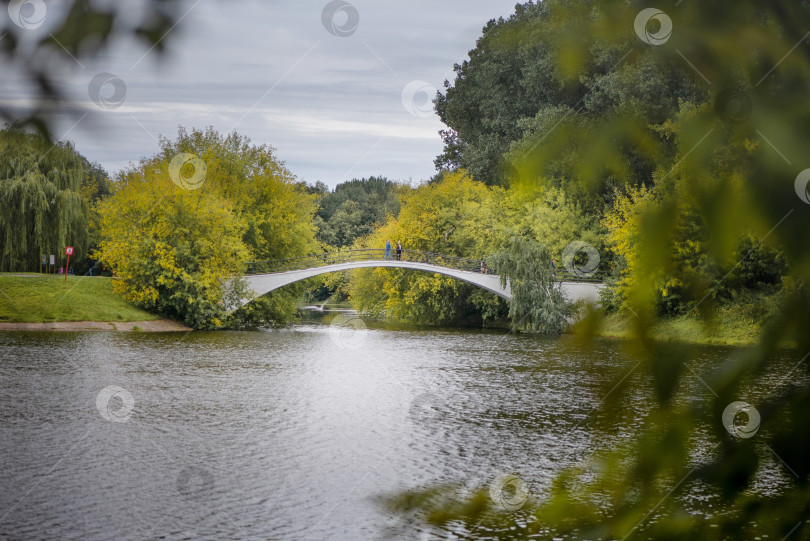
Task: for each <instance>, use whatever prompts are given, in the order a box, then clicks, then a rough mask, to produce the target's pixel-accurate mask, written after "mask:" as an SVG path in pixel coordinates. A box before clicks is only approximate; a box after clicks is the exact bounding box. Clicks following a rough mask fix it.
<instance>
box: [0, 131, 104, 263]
mask: <svg viewBox="0 0 810 541" xmlns="http://www.w3.org/2000/svg"><path fill="white" fill-rule="evenodd" d="M86 164H87V160H85V159H84V158H83V157H82V156H81V155H80V154H78V153H77V152H76V150H75V149H74V148H73V146H72V145H71V144H70V143H59V144H56V145H53V146H51V145H47V144H46V143H45V140H44V139H43V138H42V137H40V136H38V135H32V134H28V133H24V132H22V131H19V130H17V129H15V128H6V129H4V130H2V131H0V239H2V249H1V250H2V252H0V271H31V270H35V269H37V268H38V267H39V261H40V259H39V258H40V255H41V254H43V255H44V254H58V253H64V249H65V246H74V247H75V249H76V251H75V254H76V257H77V258H79V257H81V256H83V255H85V254H87V250H88V245H89V235H88V218H89V212H90V208H89V203H88V200H87V197H86V195H85V194H84V193H83V192H82V187H83V186H84V183H85V173H86Z"/></svg>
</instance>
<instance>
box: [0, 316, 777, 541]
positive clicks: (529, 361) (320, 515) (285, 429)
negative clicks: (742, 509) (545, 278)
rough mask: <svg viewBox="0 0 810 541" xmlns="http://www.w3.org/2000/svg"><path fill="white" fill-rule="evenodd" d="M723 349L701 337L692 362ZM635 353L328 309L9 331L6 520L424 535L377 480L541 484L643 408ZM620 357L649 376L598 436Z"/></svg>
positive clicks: (13, 531)
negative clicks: (354, 328)
mask: <svg viewBox="0 0 810 541" xmlns="http://www.w3.org/2000/svg"><path fill="white" fill-rule="evenodd" d="M344 332H345V331H344ZM728 354H729V350H725V349H720V348H713V349H701V350H699V351H698V352H696V354H695V360H694V365H693V366H694V367H695V370H696V371H697V372H696V373H699V371H701V370H706V369H708V368H711V367H712V366H713V365H716V364H718V363H720V362H722V361H723V360H724V359H725V358H726V357H727V356H728ZM787 356H788V357H790V355H787ZM785 362H787V361H785ZM637 364H638V360H636V359H634V358H632V357H631V356H629V355H628V354H627V353H625V352H624V349H623V345H622V343H621V342H617V341H598V342H597V343H596V344H595V345H593V346H588V347H585V346H583V345H580V344H578V343H577V342H576V341H575V340H573V339H571V338H567V337H563V338H560V339H544V338H539V337H527V336H515V335H506V334H502V333H496V332H481V331H477V332H469V331H468V332H449V331H413V330H384V329H374V330H369V331H367V332H360V333H355V334H351V335H345V334H344V335H340V333H337V334H336V333H335V332H330V327H328V326H326V325H322V324H318V323H311V324H307V325H299V326H296V327H294V328H292V329H288V330H283V331H268V332H218V333H191V334H186V335H184V334H137V333H130V334H115V333H4V334H0V463H2V471H1V472H0V487H2V490H0V538H3V539H29V538H30V539H40V538H47V539H82V540H87V539H257V538H258V539H384V538H389V537H391V536H393V535H395V534H396V535H402V536H403V537H402V538H411V539H413V538H419V535H420V532H418V531H414V530H411V531H409V530H407V528H406V529H405V531H404V533H403V529H402V527H401V526H402V525H401V524H398V523H397V519H396V518H395V517H392V516H389V515H387V514H386V513H385V511H384V510H383V508H382V506H380V505H379V501H378V500H379V497H380V496H381V495H387V494H395V493H397V492H398V491H401V490H404V489H412V488H417V487H426V486H430V485H431V484H434V483H437V482H442V481H461V482H462V483H465V484H469V485H470V486H478V485H486V484H488V483H490V482H491V481H492V479H494V478H495V477H496V476H498V475H499V474H501V473H518V474H520V475H521V477H522V478H523V479H525V480H526V482H527V484H528V486H529V488H530V490H531V491H532V493H533V494H540V495H541V494H542V492H543V490H544V488H545V487H547V486H548V483H549V482H550V480H551V479H552V477H553V476H554V474H555V473H556V472H558V471H559V470H560V469H561V468H563V467H565V466H568V465H571V464H574V463H576V462H577V461H580V460H582V459H583V458H585V457H586V456H587V455H588V453H590V452H591V451H593V450H594V449H599V448H604V447H605V446H606V445H610V444H611V442H610V441H609V439H610V438H615V439H617V440H620V439H622V438H626V437H627V435H628V434H629V433H630V431H631V430H633V429H634V428H635V427H636V426H637V425H638V423H639V422H641V421H642V420H643V419H644V417H645V415H646V414H647V412H648V411H649V407H650V403H651V400H650V396H648V395H647V394H646V392H645V391H643V390H642V386H641V385H640V382H641V381H642V380H641V378H643V377H644V376H643V375H642V371H640V370H635V368H636V367H637ZM623 375H624V376H626V382H627V384H628V385H631V386H635V387H638V390H633V391H631V392H630V393H629V394H628V395H627V398H626V400H625V402H626V403H625V404H624V406H623V409H622V412H623V413H622V414H621V418H617V419H612V420H610V421H611V422H612V423H613V424H612V426H614V429H613V430H612V431H611V436H610V437H607V436H604V435H602V436H597V435H596V434H598V433H600V432H599V431H595V430H593V423H594V422H599V419H598V418H597V419H596V420H594V418H593V412H594V408H595V407H597V406H598V404H599V402H600V400H601V399H602V398H603V397H604V396H605V394H606V393H608V392H610V389H611V386H612V384H613V383H614V382H615V381H616V380H617V379H618V378H620V377H622V376H623ZM773 377H774V378H775V380H778V378H779V377H781V376H780V375H779V373H778V370H777V373H776V374H775V375H774V376H773ZM685 385H686V386H687V387H688V388H687V389H685V391H684V396H685V397H688V399H690V400H708V399H710V398H711V395H710V391H709V390H707V389H706V388H705V386H704V385H703V384H702V383H701V382H700V380H699V379H698V378H697V377H696V376H695V377H688V378H687V381H686V383H685ZM603 421H604V420H603ZM769 467H770V470H769V471H770V473H767V474H766V475H765V476H764V477H763V479H764V480H763V481H761V484H762V488H763V490H768V489H769V488H774V487H777V488H778V486H779V483H780V482H783V479H782V476H783V472H781V471H780V470H779V466H778V465H777V464H770V466H769Z"/></svg>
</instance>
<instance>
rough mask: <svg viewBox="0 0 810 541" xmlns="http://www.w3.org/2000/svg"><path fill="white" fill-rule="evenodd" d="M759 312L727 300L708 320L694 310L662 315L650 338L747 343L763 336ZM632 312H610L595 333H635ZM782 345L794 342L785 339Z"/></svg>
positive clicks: (617, 335) (622, 335)
mask: <svg viewBox="0 0 810 541" xmlns="http://www.w3.org/2000/svg"><path fill="white" fill-rule="evenodd" d="M760 315H761V314H752V309H751V305H750V304H746V303H736V304H735V303H729V304H726V305H723V306H720V307H718V309H717V311H716V312H715V314H714V316H713V317H712V319H711V320H710V321H706V320H704V319H702V318H701V317H699V316H697V315H694V314H687V315H681V316H675V317H670V318H663V319H661V320H659V321H658V322H657V323H656V324H655V326H654V327H653V329H652V333H651V335H652V338H653V339H655V340H661V341H667V342H684V343H690V344H710V345H726V346H750V345H754V344H756V343H757V342H758V341H759V339H760V337H761V336H762V325H763V323H762V321H763V320H762V317H757V316H760ZM634 320H635V316H633V315H632V314H624V313H613V314H609V315H607V316H606V317H605V318H604V319H603V320H602V322H601V326H600V328H599V330H598V332H597V334H598V335H600V336H604V337H611V338H631V337H633V336H635V334H634V333H635V328H634V324H635V321H634ZM781 345H782V346H784V347H795V344H791V343H784V344H781Z"/></svg>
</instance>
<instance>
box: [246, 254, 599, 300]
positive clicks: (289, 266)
mask: <svg viewBox="0 0 810 541" xmlns="http://www.w3.org/2000/svg"><path fill="white" fill-rule="evenodd" d="M369 267H393V268H400V269H413V270H419V271H425V272H432V273H437V274H443V275H445V276H451V277H453V278H456V279H458V280H462V281H464V282H468V283H470V284H473V285H475V286H478V287H481V288H483V289H486V290H487V291H491V292H492V293H495V294H496V295H498V296H499V297H502V298H504V299H506V300H511V299H512V292H511V290H510V288H509V284H508V283H507V284H506V287H501V277H500V276H498V275H497V274H493V273H492V271H490V269H489V268H487V266H486V263H485V261H483V260H482V261H476V260H474V259H464V258H460V257H453V256H448V255H443V254H437V253H433V252H419V251H414V250H402V254H401V255H400V256H397V253H396V251H392V253H391V254H390V255H388V256H387V255H386V253H385V250H371V249H368V250H348V251H343V252H333V253H324V254H320V255H311V256H304V257H297V258H292V259H276V260H273V261H255V262H252V263H249V264H248V270H247V275H246V276H245V277H244V278H245V281H246V282H247V284H248V287H250V289H251V290H252V291H253V293H254V294H255V295H256V296H261V295H264V294H265V293H269V292H270V291H273V290H275V289H278V288H280V287H283V286H285V285H287V284H292V283H293V282H298V281H299V280H304V279H306V278H312V277H313V276H318V275H319V274H326V273H328V272H336V271H345V270H351V269H363V268H369ZM556 275H557V279H558V283H559V284H560V288H561V289H562V292H563V295H565V297H566V298H567V299H568V300H569V301H571V302H574V301H578V300H583V299H584V300H586V301H589V302H592V303H594V304H597V303H598V302H599V289H600V288H602V287H603V285H602V284H601V283H600V281H599V279H598V278H596V277H595V276H594V275H583V276H575V275H573V274H572V273H570V272H569V271H567V270H565V269H557V271H556ZM250 300H251V299H245V300H244V301H243V303H244V304H247V303H248V302H250Z"/></svg>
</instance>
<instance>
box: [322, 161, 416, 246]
mask: <svg viewBox="0 0 810 541" xmlns="http://www.w3.org/2000/svg"><path fill="white" fill-rule="evenodd" d="M408 190H409V188H408V187H407V186H406V185H402V184H397V183H395V182H392V181H390V180H388V179H386V178H382V177H369V178H363V179H354V180H350V181H347V182H341V183H340V184H338V185H337V186H336V187H335V189H334V190H333V191H331V192H329V191H326V192H322V195H321V198H320V200H319V209H318V212H317V214H316V216H317V220H318V221H317V223H318V240H320V241H321V242H322V243H323V244H325V245H326V246H328V247H331V248H343V247H346V246H351V245H352V244H354V242H355V241H356V240H357V239H359V238H360V237H364V236H366V235H368V234H370V233H371V232H372V231H373V230H374V229H375V228H376V227H379V226H381V225H383V224H384V223H385V222H386V220H388V218H389V217H392V216H393V217H396V216H397V215H398V214H399V210H400V196H401V195H402V194H404V193H407V191H408Z"/></svg>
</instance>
